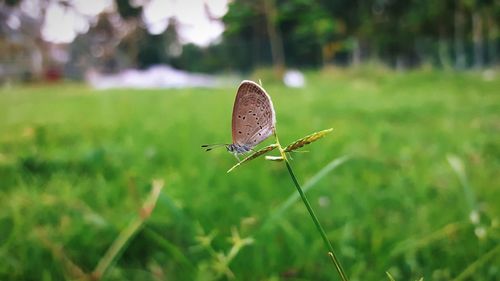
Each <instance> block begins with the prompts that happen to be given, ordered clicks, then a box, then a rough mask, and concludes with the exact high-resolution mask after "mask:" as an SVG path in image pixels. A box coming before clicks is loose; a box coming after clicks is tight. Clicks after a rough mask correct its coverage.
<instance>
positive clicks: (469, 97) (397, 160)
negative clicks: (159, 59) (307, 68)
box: [0, 70, 500, 280]
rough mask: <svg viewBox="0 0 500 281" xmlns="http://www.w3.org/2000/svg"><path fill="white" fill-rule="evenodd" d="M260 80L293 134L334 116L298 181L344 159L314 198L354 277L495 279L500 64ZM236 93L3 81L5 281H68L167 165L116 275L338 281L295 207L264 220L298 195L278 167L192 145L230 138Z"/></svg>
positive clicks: (303, 158)
mask: <svg viewBox="0 0 500 281" xmlns="http://www.w3.org/2000/svg"><path fill="white" fill-rule="evenodd" d="M263 82H264V86H266V89H267V91H268V92H269V93H270V94H271V96H272V98H273V101H274V104H275V107H276V111H277V120H278V128H279V132H280V140H281V141H282V142H283V143H288V142H290V141H292V140H294V139H295V138H296V136H300V135H305V134H307V133H310V132H313V131H317V130H320V129H323V128H329V127H333V128H334V132H333V133H332V134H331V135H330V136H328V137H327V138H325V139H323V140H321V141H320V142H318V143H317V144H315V145H314V146H311V147H308V148H307V149H308V150H310V152H309V153H297V154H293V155H292V156H293V159H294V163H293V165H294V169H295V172H296V174H297V176H298V177H299V181H300V182H305V181H307V179H309V178H311V177H312V176H314V175H315V174H316V173H317V172H318V171H319V170H321V169H322V168H323V167H324V166H325V165H327V163H329V162H330V161H331V160H333V159H335V158H338V157H341V156H345V155H348V156H350V158H349V160H348V161H347V162H345V163H344V164H343V165H341V166H339V167H338V168H337V169H336V170H335V171H334V172H333V173H330V174H327V175H326V176H325V177H324V178H322V179H321V180H320V181H319V182H317V183H316V185H315V187H314V189H312V190H311V191H310V192H309V196H308V197H309V198H310V200H311V201H312V204H313V207H314V208H315V210H316V211H317V215H318V217H319V219H320V221H321V222H322V223H323V226H324V228H325V230H326V231H327V235H328V236H329V238H330V240H331V241H332V242H333V243H334V244H335V248H336V249H337V252H338V253H337V255H338V256H339V259H340V260H341V261H342V263H343V265H344V267H345V270H346V272H347V274H348V275H349V277H350V279H351V280H383V279H385V280H387V275H386V273H385V272H386V271H388V272H389V273H390V275H391V276H392V277H394V279H395V280H417V279H419V278H421V277H424V280H450V279H453V278H457V277H458V278H461V279H462V280H498V278H499V276H500V267H499V266H498V265H499V264H500V253H499V251H498V249H496V248H497V247H498V246H497V245H498V244H499V242H500V231H499V226H498V224H499V215H498V214H500V191H499V187H500V186H499V184H498V171H499V170H500V142H499V140H498V136H499V133H500V96H499V95H498V89H500V79H499V78H498V77H497V78H496V79H494V80H493V81H484V80H483V79H482V77H481V76H480V75H478V74H453V73H443V72H411V73H404V74H402V73H393V72H385V71H336V70H328V71H324V72H321V73H311V74H309V75H308V87H306V88H304V89H287V88H284V87H282V86H279V85H277V84H273V83H267V84H266V81H263ZM234 91H235V87H233V88H227V89H217V90H214V89H184V90H149V91H145V90H141V91H138V90H113V91H93V90H91V89H88V88H86V87H84V86H80V85H59V86H29V87H14V88H10V89H3V90H1V91H0V206H2V210H1V212H0V261H1V262H0V279H1V280H16V279H17V280H41V279H43V280H61V279H63V278H72V277H73V275H72V274H73V273H74V272H73V273H72V272H71V270H72V269H71V266H68V264H67V262H65V260H66V259H67V260H70V261H71V262H72V263H73V264H74V265H75V266H76V267H77V268H78V269H80V270H82V271H84V272H91V271H92V270H93V269H94V268H95V266H96V264H98V262H99V261H100V259H101V258H102V256H103V255H104V253H105V252H106V250H107V249H108V247H109V245H110V244H112V242H113V241H114V239H115V238H116V236H117V235H118V234H119V233H120V231H121V230H122V229H123V228H125V227H126V226H127V225H128V223H129V222H130V219H131V218H133V217H135V216H136V214H137V212H138V210H139V209H140V207H141V204H142V201H143V199H144V198H146V197H147V195H148V193H149V191H150V188H151V181H152V180H153V179H156V178H161V179H163V180H164V182H165V187H164V188H163V191H162V193H161V195H160V198H159V200H158V202H157V206H156V209H155V210H154V212H153V213H152V215H151V217H150V218H149V220H148V221H147V222H146V224H145V225H144V227H143V228H142V229H141V230H140V231H139V233H138V234H137V236H135V237H134V238H133V239H132V240H131V241H130V244H128V246H127V248H126V249H124V251H123V253H122V256H121V257H120V258H119V259H117V260H116V263H115V265H114V266H113V267H112V268H111V269H110V270H109V272H108V276H107V279H109V280H135V279H141V280H210V279H211V278H213V277H217V278H218V277H221V278H222V279H225V278H232V277H235V278H236V279H237V280H281V279H287V280H332V279H333V278H335V277H333V276H335V275H336V273H335V272H334V270H333V269H332V267H331V264H330V260H329V259H328V258H327V257H326V256H325V251H324V249H323V245H322V240H321V237H319V236H318V235H317V233H316V230H315V228H314V225H313V224H312V223H311V221H310V219H309V218H308V214H307V212H306V210H305V208H304V206H302V205H301V204H300V203H295V204H293V205H292V206H291V207H290V208H289V209H287V211H286V212H285V213H284V215H283V216H281V217H279V219H278V220H273V222H272V223H271V224H266V227H262V224H263V223H264V222H266V220H267V218H268V217H270V216H271V215H273V214H274V213H275V212H277V211H278V210H279V209H280V206H281V204H282V203H283V202H284V201H286V199H287V198H288V197H289V196H290V194H293V193H294V192H296V191H295V190H294V188H293V186H292V184H291V182H290V179H289V178H288V175H287V172H286V170H284V169H283V166H282V165H281V164H279V163H271V162H267V161H266V162H264V161H263V160H262V159H258V160H254V161H252V162H251V163H249V164H248V165H246V166H244V167H241V168H238V169H237V170H235V171H234V172H233V173H231V174H226V170H227V169H228V168H229V167H230V166H232V164H234V158H233V157H232V156H231V155H229V154H227V153H225V152H223V151H219V152H217V151H214V152H210V153H205V152H203V151H202V150H201V149H200V148H199V146H200V145H201V144H203V143H210V142H220V141H229V140H230V116H231V109H232V103H233V99H234V94H235V93H234ZM450 164H451V165H450ZM228 238H229V239H228ZM245 239H248V240H245ZM229 258H230V259H229Z"/></svg>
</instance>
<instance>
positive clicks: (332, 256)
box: [284, 158, 347, 281]
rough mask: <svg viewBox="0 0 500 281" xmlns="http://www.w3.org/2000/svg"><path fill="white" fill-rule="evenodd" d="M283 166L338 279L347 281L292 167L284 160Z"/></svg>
mask: <svg viewBox="0 0 500 281" xmlns="http://www.w3.org/2000/svg"><path fill="white" fill-rule="evenodd" d="M284 160H285V164H286V167H287V169H288V172H289V173H290V176H291V177H292V180H293V183H294V184H295V187H296V188H297V191H298V192H299V194H300V197H301V198H302V201H303V202H304V205H306V208H307V211H309V215H310V216H311V218H312V220H313V221H314V224H315V225H316V227H317V228H318V231H319V233H320V234H321V237H323V241H324V242H325V244H326V246H327V248H328V251H329V252H328V255H329V256H330V258H331V259H332V262H333V264H334V265H335V268H336V269H337V272H338V273H339V275H340V278H341V279H342V281H347V276H346V274H345V272H344V269H343V268H342V265H340V262H339V260H338V259H337V256H336V255H335V252H334V251H333V247H332V244H331V243H330V241H329V240H328V237H327V236H326V233H325V230H323V227H322V226H321V224H320V222H319V220H318V218H317V217H316V214H315V213H314V210H313V209H312V207H311V204H310V203H309V200H307V197H306V195H305V193H304V191H302V188H301V187H300V184H299V182H298V181H297V178H296V177H295V174H294V173H293V171H292V167H291V166H290V163H288V160H287V159H286V158H285V159H284Z"/></svg>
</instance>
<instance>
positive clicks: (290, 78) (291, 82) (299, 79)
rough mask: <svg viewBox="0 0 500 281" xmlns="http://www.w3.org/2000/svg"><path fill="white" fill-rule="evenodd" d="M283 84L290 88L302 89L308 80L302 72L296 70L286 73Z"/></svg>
mask: <svg viewBox="0 0 500 281" xmlns="http://www.w3.org/2000/svg"><path fill="white" fill-rule="evenodd" d="M283 83H285V85H286V86H287V87H290V88H302V87H304V86H305V84H306V79H305V77H304V74H302V72H300V71H298V70H296V69H291V70H287V71H286V72H285V75H284V76H283Z"/></svg>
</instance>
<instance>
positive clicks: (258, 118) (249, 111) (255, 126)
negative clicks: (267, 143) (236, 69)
mask: <svg viewBox="0 0 500 281" xmlns="http://www.w3.org/2000/svg"><path fill="white" fill-rule="evenodd" d="M275 125H276V116H275V113H274V108H273V103H272V101H271V98H270V97H269V95H268V94H267V93H266V91H265V90H264V89H263V88H262V87H261V86H259V85H258V84H257V83H255V82H252V81H248V80H245V81H243V82H241V84H240V86H239V87H238V92H237V94H236V99H235V101H234V107H233V118H232V137H233V143H234V144H238V145H246V146H248V147H250V148H252V147H254V146H256V145H257V144H259V143H260V142H262V141H263V140H265V139H266V138H268V137H269V136H270V135H272V134H273V132H274V128H275Z"/></svg>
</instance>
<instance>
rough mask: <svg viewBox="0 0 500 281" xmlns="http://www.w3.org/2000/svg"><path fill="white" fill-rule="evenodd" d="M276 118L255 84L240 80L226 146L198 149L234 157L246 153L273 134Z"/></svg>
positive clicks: (260, 88)
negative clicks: (218, 150)
mask: <svg viewBox="0 0 500 281" xmlns="http://www.w3.org/2000/svg"><path fill="white" fill-rule="evenodd" d="M275 127H276V114H275V112H274V107H273V102H272V101H271V97H270V96H269V95H268V94H267V93H266V91H265V90H264V88H262V87H261V86H260V85H259V84H257V83H255V82H253V81H249V80H244V81H242V82H241V84H240V86H239V87H238V91H237V93H236V98H235V100H234V106H233V116H232V128H231V132H232V139H233V142H232V143H230V144H215V145H202V147H204V148H206V151H210V150H212V149H213V148H214V147H217V146H225V147H226V149H227V151H229V152H231V153H232V154H234V155H235V156H236V158H237V159H238V161H239V158H238V154H242V153H245V152H249V151H250V150H253V148H254V147H255V146H256V145H257V144H259V143H261V142H262V141H264V140H265V139H267V138H268V137H269V136H271V135H272V134H273V133H274V130H275Z"/></svg>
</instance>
